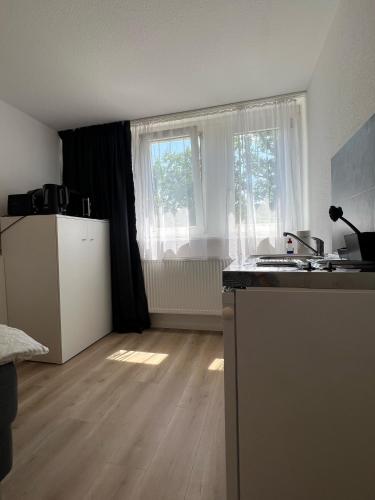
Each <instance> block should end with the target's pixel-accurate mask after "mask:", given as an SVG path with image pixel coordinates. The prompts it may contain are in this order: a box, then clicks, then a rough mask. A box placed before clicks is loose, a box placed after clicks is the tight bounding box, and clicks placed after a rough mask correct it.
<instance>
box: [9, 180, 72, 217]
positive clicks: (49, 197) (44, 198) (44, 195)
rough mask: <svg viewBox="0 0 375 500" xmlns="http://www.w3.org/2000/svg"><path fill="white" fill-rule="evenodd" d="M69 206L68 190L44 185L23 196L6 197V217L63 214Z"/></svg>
mask: <svg viewBox="0 0 375 500" xmlns="http://www.w3.org/2000/svg"><path fill="white" fill-rule="evenodd" d="M68 205H69V190H68V188H67V187H66V186H64V185H60V184H44V186H43V188H41V189H33V190H31V191H28V192H27V193H25V194H10V195H9V196H8V215H12V216H25V215H36V214H65V213H66V212H67V208H68Z"/></svg>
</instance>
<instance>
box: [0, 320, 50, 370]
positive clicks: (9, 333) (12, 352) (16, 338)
mask: <svg viewBox="0 0 375 500" xmlns="http://www.w3.org/2000/svg"><path fill="white" fill-rule="evenodd" d="M48 351H49V349H48V348H47V347H45V346H44V345H42V344H39V342H37V341H36V340H34V339H33V338H31V337H29V335H26V333H25V332H23V331H22V330H17V328H11V327H10V326H6V325H0V365H4V364H5V363H10V362H11V361H16V360H20V359H29V358H32V357H33V356H37V355H41V354H47V353H48Z"/></svg>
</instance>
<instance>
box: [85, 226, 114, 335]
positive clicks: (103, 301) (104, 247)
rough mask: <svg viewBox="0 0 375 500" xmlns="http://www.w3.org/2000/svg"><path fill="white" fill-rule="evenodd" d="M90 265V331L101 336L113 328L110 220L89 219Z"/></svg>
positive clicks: (88, 284) (88, 250) (88, 257)
mask: <svg viewBox="0 0 375 500" xmlns="http://www.w3.org/2000/svg"><path fill="white" fill-rule="evenodd" d="M87 246H88V249H87V265H88V267H89V273H88V278H87V279H88V283H87V286H88V290H89V291H90V292H89V297H90V304H89V307H90V311H91V312H90V317H89V320H90V331H91V334H92V336H93V338H95V339H98V338H101V337H102V336H103V335H105V334H107V333H109V332H111V331H112V303H111V268H110V247H109V223H108V222H106V221H95V220H91V221H88V245H87Z"/></svg>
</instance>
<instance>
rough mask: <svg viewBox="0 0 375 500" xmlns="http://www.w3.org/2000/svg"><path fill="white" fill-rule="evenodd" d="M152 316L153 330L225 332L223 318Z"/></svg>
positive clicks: (185, 315)
mask: <svg viewBox="0 0 375 500" xmlns="http://www.w3.org/2000/svg"><path fill="white" fill-rule="evenodd" d="M150 316H151V326H152V327H153V328H176V329H179V330H210V331H218V332H221V331H223V320H222V317H221V316H213V315H212V316H209V315H199V314H197V315H196V314H161V313H152V314H151V315H150Z"/></svg>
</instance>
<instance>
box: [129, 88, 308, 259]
mask: <svg viewBox="0 0 375 500" xmlns="http://www.w3.org/2000/svg"><path fill="white" fill-rule="evenodd" d="M303 106H304V96H298V97H293V98H291V97H285V98H278V99H274V100H268V101H263V102H258V103H256V104H251V103H250V104H249V105H247V106H246V105H242V106H241V107H236V106H232V107H223V108H217V109H216V110H207V112H206V113H204V112H199V113H197V112H196V113H191V114H190V115H189V114H185V115H178V116H175V117H170V118H168V117H163V118H162V119H159V120H157V119H150V120H140V121H136V122H133V123H132V150H133V170H134V182H135V194H136V215H137V232H138V241H139V244H140V249H141V255H142V257H143V259H145V260H162V259H179V258H183V259H206V258H215V257H216V258H227V257H231V258H235V259H239V260H243V259H245V258H246V257H248V256H249V255H250V254H255V253H259V252H261V253H262V252H272V251H275V252H277V251H281V250H284V248H283V245H284V243H283V238H282V233H283V231H284V230H289V231H292V230H294V231H295V230H299V229H304V224H305V200H304V197H303V193H304V192H305V189H304V182H305V176H304V168H305V167H304V165H303V158H304V155H303V115H302V108H303Z"/></svg>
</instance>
